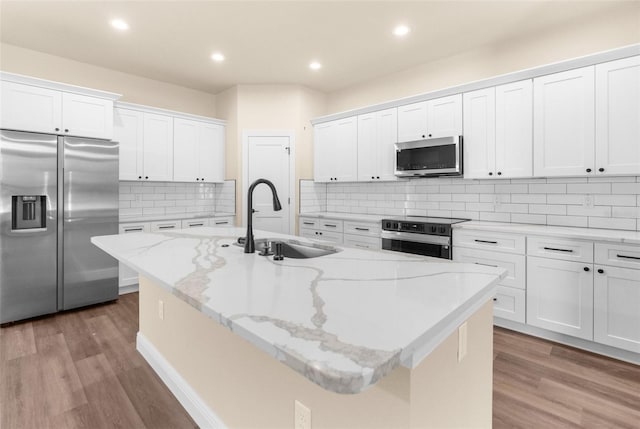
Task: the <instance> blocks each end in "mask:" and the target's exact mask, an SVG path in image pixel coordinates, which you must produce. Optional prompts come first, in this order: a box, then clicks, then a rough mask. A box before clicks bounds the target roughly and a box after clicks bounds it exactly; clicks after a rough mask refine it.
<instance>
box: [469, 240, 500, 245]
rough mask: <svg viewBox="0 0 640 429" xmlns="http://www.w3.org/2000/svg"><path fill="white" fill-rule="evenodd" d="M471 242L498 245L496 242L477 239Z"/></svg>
mask: <svg viewBox="0 0 640 429" xmlns="http://www.w3.org/2000/svg"><path fill="white" fill-rule="evenodd" d="M473 241H475V242H476V243H488V244H498V242H497V241H489V240H478V239H476V240H473Z"/></svg>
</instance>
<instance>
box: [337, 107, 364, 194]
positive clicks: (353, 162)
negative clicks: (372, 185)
mask: <svg viewBox="0 0 640 429" xmlns="http://www.w3.org/2000/svg"><path fill="white" fill-rule="evenodd" d="M337 123H338V125H337V129H336V141H335V146H334V148H335V151H334V152H333V154H332V159H333V165H334V166H335V174H334V176H335V178H336V180H338V181H341V182H355V181H356V180H358V117H357V116H353V117H351V118H345V119H340V120H338V121H337Z"/></svg>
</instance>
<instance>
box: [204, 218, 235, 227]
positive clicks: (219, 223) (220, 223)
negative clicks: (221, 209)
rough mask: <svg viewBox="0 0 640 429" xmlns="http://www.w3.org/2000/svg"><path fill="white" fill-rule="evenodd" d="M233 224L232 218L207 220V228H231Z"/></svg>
mask: <svg viewBox="0 0 640 429" xmlns="http://www.w3.org/2000/svg"><path fill="white" fill-rule="evenodd" d="M234 223H235V220H234V217H233V216H223V217H214V218H211V219H209V226H214V227H225V226H233V225H234Z"/></svg>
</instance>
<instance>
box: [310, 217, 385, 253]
mask: <svg viewBox="0 0 640 429" xmlns="http://www.w3.org/2000/svg"><path fill="white" fill-rule="evenodd" d="M298 226H299V230H300V233H299V235H300V236H301V237H306V238H312V239H316V240H326V241H331V242H333V243H337V244H344V245H345V246H349V247H357V248H360V249H380V248H381V247H382V242H381V240H380V222H371V221H342V220H336V219H325V218H320V217H312V216H301V217H300V220H299V225H298Z"/></svg>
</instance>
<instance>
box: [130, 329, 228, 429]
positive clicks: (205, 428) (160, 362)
mask: <svg viewBox="0 0 640 429" xmlns="http://www.w3.org/2000/svg"><path fill="white" fill-rule="evenodd" d="M136 348H137V349H138V351H139V352H140V354H141V355H142V357H144V358H145V360H146V361H147V363H149V365H150V366H151V368H153V370H154V371H155V372H156V374H158V376H159V377H160V379H161V380H162V381H163V382H164V384H165V385H166V386H167V387H168V388H169V390H170V391H171V393H173V396H175V397H176V399H177V400H178V402H180V404H182V406H183V407H184V409H185V410H186V411H187V413H189V415H190V416H191V418H192V419H193V420H194V421H195V422H196V423H197V424H198V426H200V428H201V429H226V428H227V427H226V426H225V425H224V423H222V420H221V419H220V418H219V417H218V416H217V415H216V414H215V413H214V412H213V410H211V408H209V407H208V406H207V404H205V402H204V401H203V400H202V398H200V396H199V395H198V394H197V393H196V392H195V390H193V389H192V388H191V386H190V385H189V384H188V383H187V382H186V380H185V379H184V378H182V376H181V375H180V374H178V372H177V371H176V370H175V369H174V368H173V366H171V364H170V363H169V362H168V361H167V360H166V359H165V358H164V356H162V355H161V354H160V352H159V351H158V349H156V348H155V346H154V345H153V344H152V343H151V342H150V341H149V340H147V338H146V337H145V336H144V335H142V334H141V333H140V332H138V335H137V337H136Z"/></svg>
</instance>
